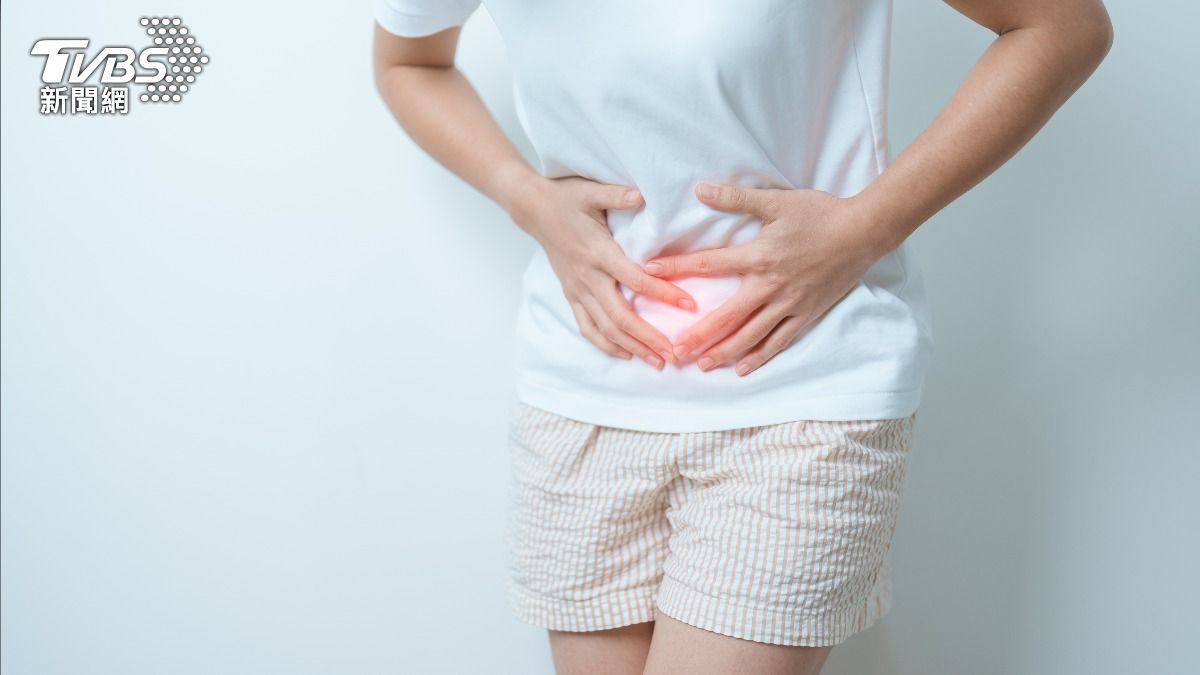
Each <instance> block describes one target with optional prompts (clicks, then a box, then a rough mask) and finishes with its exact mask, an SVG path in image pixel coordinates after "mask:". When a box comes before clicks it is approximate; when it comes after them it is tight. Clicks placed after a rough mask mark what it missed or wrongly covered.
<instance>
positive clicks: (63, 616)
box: [0, 0, 1200, 675]
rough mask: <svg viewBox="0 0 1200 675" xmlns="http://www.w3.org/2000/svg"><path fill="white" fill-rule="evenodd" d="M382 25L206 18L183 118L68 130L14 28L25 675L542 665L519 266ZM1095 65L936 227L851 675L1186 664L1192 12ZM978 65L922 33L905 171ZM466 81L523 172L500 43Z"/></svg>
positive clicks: (1143, 26) (966, 41) (1142, 6)
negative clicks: (446, 165)
mask: <svg viewBox="0 0 1200 675" xmlns="http://www.w3.org/2000/svg"><path fill="white" fill-rule="evenodd" d="M372 8H373V5H372V4H371V3H370V2H361V1H360V2H354V3H323V4H321V5H311V6H303V5H300V6H297V5H287V6H283V5H281V4H279V3H245V2H237V3H234V2H224V1H216V0H210V1H208V2H204V3H199V2H195V3H181V2H173V3H171V2H169V3H165V4H158V5H155V6H154V7H153V8H152V9H153V10H154V11H156V12H161V13H162V14H163V15H179V16H181V17H183V19H184V21H185V22H186V23H187V24H188V25H189V26H191V27H192V29H193V34H194V35H195V36H196V37H197V38H198V39H199V41H200V42H201V44H203V45H204V47H205V48H206V51H207V53H209V54H210V55H211V57H212V63H211V64H210V66H209V68H208V70H207V72H206V73H205V74H204V75H203V76H202V78H201V79H200V80H199V81H198V82H197V83H196V85H195V87H194V90H193V92H192V93H191V94H189V96H188V97H187V99H185V101H184V102H183V103H181V104H178V105H175V106H168V107H161V106H159V107H154V106H150V105H146V104H139V102H136V101H135V102H134V103H133V105H132V111H131V112H130V114H129V115H128V117H126V118H121V119H113V118H71V117H63V118H44V117H42V116H40V115H39V114H38V111H37V89H38V87H39V80H38V74H39V73H40V68H41V60H40V59H35V58H33V57H31V56H29V53H28V52H29V49H30V47H31V45H32V43H33V42H34V41H35V40H36V39H39V38H43V37H74V36H81V37H89V38H91V39H92V40H93V41H94V43H95V44H133V45H140V44H143V41H144V39H145V36H144V34H143V33H142V32H141V29H140V27H139V26H138V25H137V19H138V18H139V17H140V16H141V15H142V12H144V11H146V9H147V7H146V6H143V5H142V4H141V3H133V2H128V1H124V0H121V1H116V2H105V3H93V2H82V1H73V2H41V3H34V2H22V3H14V2H9V3H5V5H4V7H3V20H2V22H0V24H2V25H0V29H2V38H3V40H2V54H3V58H2V74H3V78H2V87H3V97H2V98H3V100H2V102H0V106H2V107H0V111H2V134H3V144H2V148H3V150H2V152H3V166H2V196H3V200H2V229H3V233H2V250H3V258H2V263H3V295H2V311H3V315H2V319H3V340H2V347H3V369H2V370H3V382H2V395H0V401H2V412H0V415H2V421H3V436H2V441H3V460H2V519H3V522H2V529H3V535H2V537H3V541H2V551H3V592H2V595H3V597H2V601H3V602H2V608H3V626H2V644H3V663H2V666H3V670H4V672H5V673H6V674H8V675H55V674H59V673H71V674H77V673H78V674H88V675H92V674H104V675H107V674H113V675H141V674H145V675H161V674H164V673H171V674H191V673H195V674H205V675H207V674H211V673H222V674H223V675H234V674H243V673H244V674H255V675H262V674H265V673H288V674H290V675H300V674H305V673H334V672H336V673H413V674H421V675H425V674H434V673H454V674H461V673H485V672H486V673H514V674H515V673H522V674H525V673H549V672H550V660H549V656H548V652H547V648H546V640H545V635H544V632H543V631H541V630H540V629H537V628H535V627H531V626H526V625H524V624H520V623H518V622H516V620H515V619H513V618H512V617H511V616H510V615H509V612H508V609H507V607H506V606H505V604H504V596H503V583H504V579H505V576H506V568H505V565H506V551H505V549H504V540H503V528H504V524H505V518H506V513H507V501H506V499H507V494H508V492H507V490H508V483H507V471H508V457H507V448H506V415H507V412H508V409H507V406H508V402H509V400H510V395H511V375H512V371H511V361H510V354H511V351H510V350H511V348H512V340H511V332H512V326H513V322H514V320H515V311H516V307H517V296H518V290H519V274H520V272H521V270H522V268H523V266H524V264H525V262H526V261H527V260H528V257H529V256H530V254H531V253H532V251H533V248H532V242H531V240H530V239H528V238H527V237H525V236H524V235H523V234H521V233H520V232H519V231H518V230H517V228H516V227H515V226H513V225H512V224H511V222H510V221H509V220H508V218H507V216H506V215H505V214H504V213H503V212H502V211H501V210H500V209H499V208H498V207H496V206H495V205H494V204H492V203H491V202H490V201H488V200H487V199H485V198H483V197H482V196H480V195H479V194H477V193H475V192H474V191H473V190H472V189H471V188H469V187H468V186H466V185H465V184H463V183H462V182H460V181H459V180H458V179H457V178H456V177H454V176H453V175H452V174H450V173H449V172H447V171H446V170H445V169H443V168H441V167H440V166H439V165H437V164H436V163H435V162H434V161H433V160H431V159H429V158H428V157H426V156H424V155H423V154H422V153H421V152H420V151H419V150H418V149H417V148H416V146H415V145H414V144H413V143H412V142H411V141H409V140H408V139H407V138H406V137H405V136H404V135H403V134H402V132H401V131H400V130H399V129H398V127H397V126H396V124H395V123H394V122H393V120H392V119H391V118H390V117H389V116H388V114H387V111H386V109H385V108H384V107H383V104H382V103H381V101H380V100H379V98H378V97H377V94H376V92H375V91H374V89H373V85H372V81H371V74H370V61H369V48H370V36H371V29H372V24H371V22H372V17H371V10H372ZM1110 12H1111V14H1112V17H1113V20H1114V22H1115V25H1116V40H1115V44H1114V47H1113V50H1112V52H1111V54H1110V55H1109V58H1108V60H1107V61H1106V62H1105V63H1104V64H1103V65H1102V66H1101V68H1100V70H1099V71H1098V72H1097V73H1096V75H1095V76H1094V77H1093V78H1092V79H1091V80H1090V81H1089V82H1088V83H1087V84H1086V85H1085V86H1084V88H1083V89H1082V90H1081V91H1080V92H1079V93H1078V94H1077V95H1076V96H1075V98H1073V99H1072V100H1071V101H1069V102H1068V103H1067V105H1066V106H1065V107H1064V108H1063V109H1062V110H1061V111H1060V112H1059V113H1058V115H1057V116H1056V117H1055V118H1054V119H1053V120H1052V121H1051V122H1050V123H1049V125H1048V126H1047V127H1046V128H1045V129H1044V130H1043V131H1042V133H1041V134H1040V135H1039V136H1038V137H1037V138H1035V139H1034V140H1033V141H1032V142H1031V143H1030V144H1029V145H1028V146H1027V147H1026V148H1025V149H1024V151H1023V152H1022V153H1021V154H1019V155H1018V156H1017V157H1016V158H1015V159H1013V160H1012V161H1010V162H1009V163H1008V164H1007V165H1006V166H1004V167H1003V168H1002V169H1000V171H998V172H997V173H996V174H995V175H994V176H993V177H991V178H990V179H989V180H987V181H986V182H985V183H984V184H982V185H981V186H979V187H978V188H976V189H975V190H974V191H972V192H971V193H969V194H968V195H966V196H964V197H963V198H961V199H960V200H958V201H957V202H955V203H954V204H952V205H951V206H950V207H948V208H947V209H946V210H944V211H943V212H942V213H940V214H939V215H938V216H936V217H935V218H934V219H932V220H931V221H930V222H928V223H927V224H925V225H924V226H922V228H921V229H920V230H919V231H918V232H917V233H916V234H915V235H914V243H915V249H916V252H917V255H918V256H919V260H920V261H921V264H922V266H923V269H924V273H925V277H926V283H927V286H928V288H929V294H930V299H931V301H932V303H933V313H934V315H933V316H934V331H935V343H936V346H935V355H934V361H933V367H932V371H931V372H930V376H929V379H928V381H927V384H926V397H925V400H924V402H923V403H922V406H921V410H920V413H919V416H918V423H917V430H916V446H915V449H914V453H913V456H912V460H911V464H910V467H909V471H908V476H907V482H906V488H905V490H906V492H905V499H906V501H905V504H904V506H903V510H902V513H901V518H900V524H899V528H898V532H897V534H896V539H895V544H894V547H893V552H892V555H893V562H894V572H893V583H894V589H895V590H894V599H895V604H894V607H893V609H892V611H891V612H890V613H889V614H888V615H887V616H886V617H885V618H884V619H883V620H881V621H880V622H879V623H877V624H876V625H875V626H873V627H872V628H870V629H869V630H867V631H865V632H863V633H861V634H859V635H856V636H854V637H853V638H851V639H850V640H849V641H848V642H846V643H845V644H844V645H842V646H840V647H838V648H837V649H836V650H834V654H833V657H832V659H831V660H830V662H829V664H828V665H827V667H826V670H825V673H827V674H828V675H852V674H862V673H886V674H893V673H894V674H901V673H903V674H912V675H918V674H920V675H942V674H945V675H951V674H953V675H959V674H961V673H966V672H969V673H975V674H978V675H985V674H991V673H995V674H1002V673H1003V674H1011V673H1022V674H1028V675H1038V674H1043V673H1044V674H1047V675H1049V674H1054V675H1067V674H1075V673H1079V674H1084V673H1086V674H1088V675H1099V674H1108V673H1112V674H1114V675H1116V674H1124V673H1128V672H1146V673H1179V672H1184V671H1187V670H1190V669H1191V668H1193V667H1194V659H1195V657H1194V645H1193V642H1194V636H1193V633H1194V628H1195V626H1196V619H1195V617H1194V612H1195V608H1196V607H1198V606H1200V592H1198V589H1197V581H1196V577H1195V574H1194V565H1195V560H1196V554H1197V552H1198V551H1197V545H1196V537H1195V533H1196V531H1197V526H1198V525H1200V522H1198V517H1197V513H1198V512H1200V497H1198V496H1197V490H1196V487H1195V480H1196V477H1197V476H1198V475H1200V459H1198V457H1200V447H1198V443H1200V441H1198V439H1200V435H1198V434H1197V431H1196V419H1197V412H1198V411H1200V393H1198V392H1200V385H1198V381H1200V362H1198V357H1197V354H1196V348H1197V345H1198V344H1200V310H1198V307H1200V271H1198V269H1197V265H1196V264H1195V256H1196V254H1197V251H1200V228H1198V227H1197V226H1198V224H1200V216H1198V215H1197V206H1196V202H1195V199H1194V195H1195V181H1196V179H1197V177H1198V176H1200V166H1198V163H1197V156H1198V152H1200V142H1198V141H1197V135H1196V125H1197V121H1198V120H1200V87H1197V86H1196V84H1195V83H1196V81H1197V75H1198V73H1197V68H1198V66H1200V43H1198V42H1197V41H1196V40H1194V35H1193V33H1194V27H1195V26H1196V25H1200V6H1198V5H1196V4H1195V3H1191V2H1185V1H1184V0H1164V1H1163V2H1156V3H1135V2H1119V1H1115V0H1114V1H1113V2H1111V3H1110ZM991 38H992V35H991V34H990V33H988V32H987V31H985V30H984V29H982V28H979V27H978V26H975V25H974V24H972V23H971V22H970V21H968V20H967V19H965V18H963V17H961V16H960V15H958V14H957V13H955V12H954V11H953V10H951V9H949V8H948V7H947V6H945V5H943V4H942V3H940V2H933V1H928V2H897V4H896V15H895V34H894V44H893V57H894V60H893V65H892V80H891V95H892V100H891V108H890V112H891V125H890V131H891V139H892V146H893V154H898V152H899V151H900V150H901V149H903V147H904V145H905V144H907V143H908V142H909V141H911V140H912V139H913V138H914V137H915V136H916V135H917V133H919V131H920V130H921V129H922V128H923V127H924V126H925V125H926V124H927V123H928V122H929V121H930V120H931V119H932V118H933V116H934V115H935V114H936V113H937V111H938V109H939V108H940V107H941V105H943V104H944V103H945V101H946V100H947V99H948V97H949V96H950V94H951V93H952V92H953V90H954V88H955V87H956V86H957V84H958V82H959V80H960V79H961V77H962V76H963V75H964V74H965V73H966V71H967V70H968V68H970V66H971V65H972V64H973V62H974V61H975V59H976V58H977V57H978V56H979V55H980V54H981V53H982V51H983V50H984V49H985V48H986V46H987V44H988V43H989V41H990V39H991ZM460 53H461V65H462V68H463V69H464V71H465V72H466V73H467V75H468V76H469V77H470V78H471V80H472V81H473V82H474V83H475V84H476V86H477V87H478V88H479V89H480V91H481V93H482V94H483V96H484V98H485V99H486V101H487V102H488V104H489V106H490V107H491V108H492V110H493V111H494V112H495V113H496V115H497V117H498V118H499V119H500V121H501V123H502V124H503V126H504V127H505V129H506V130H507V131H508V132H509V133H510V134H511V135H512V136H513V138H514V140H516V141H517V142H518V144H519V145H520V146H521V147H522V148H523V149H524V150H525V151H526V152H528V145H527V143H526V142H525V141H524V139H523V138H522V137H521V132H520V130H519V128H518V126H517V123H516V118H515V115H514V113H513V110H512V107H511V97H510V89H509V80H508V77H509V73H508V70H507V65H506V61H505V58H504V49H503V43H502V42H501V40H500V37H499V35H498V34H497V32H496V30H495V27H494V25H493V24H492V23H491V20H490V18H489V17H488V15H487V14H486V12H485V11H484V12H480V13H478V14H477V15H475V16H474V17H473V18H472V19H471V21H470V22H469V23H468V26H467V27H466V29H465V31H464V35H463V43H462V46H461V50H460Z"/></svg>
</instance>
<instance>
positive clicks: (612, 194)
mask: <svg viewBox="0 0 1200 675" xmlns="http://www.w3.org/2000/svg"><path fill="white" fill-rule="evenodd" d="M641 203H642V193H641V191H640V190H638V189H637V188H636V187H631V186H628V185H605V184H601V183H597V184H594V185H593V186H592V189H591V190H590V191H589V194H588V205H590V206H592V207H593V208H597V209H632V208H634V207H636V206H640V205H641Z"/></svg>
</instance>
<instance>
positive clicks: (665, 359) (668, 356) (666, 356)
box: [659, 351, 671, 363]
mask: <svg viewBox="0 0 1200 675" xmlns="http://www.w3.org/2000/svg"><path fill="white" fill-rule="evenodd" d="M659 355H660V356H662V358H663V363H670V362H671V352H670V351H664V352H659Z"/></svg>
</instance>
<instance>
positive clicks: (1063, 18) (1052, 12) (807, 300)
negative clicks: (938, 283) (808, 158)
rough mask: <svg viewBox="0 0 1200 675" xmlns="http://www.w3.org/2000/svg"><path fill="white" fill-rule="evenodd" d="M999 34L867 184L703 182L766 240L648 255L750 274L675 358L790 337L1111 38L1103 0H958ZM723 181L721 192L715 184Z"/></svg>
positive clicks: (759, 347)
mask: <svg viewBox="0 0 1200 675" xmlns="http://www.w3.org/2000/svg"><path fill="white" fill-rule="evenodd" d="M946 2H947V3H948V4H950V5H951V6H953V7H954V8H956V9H957V10H959V11H960V12H962V13H963V14H965V15H966V16H968V17H970V18H972V19H973V20H975V21H977V22H979V23H980V24H982V25H984V26H987V27H989V28H991V29H992V30H994V31H995V32H996V33H997V35H998V37H997V39H996V40H995V41H994V42H993V43H992V44H991V45H990V46H989V47H988V49H987V51H986V52H985V53H984V54H983V56H982V57H981V58H980V59H979V61H978V62H977V63H976V64H975V65H974V66H973V67H972V69H971V71H970V72H969V73H968V75H967V77H966V78H965V79H964V81H963V83H962V85H961V86H960V87H959V89H958V90H957V91H956V92H955V94H954V96H953V97H952V98H951V100H950V102H949V103H948V104H947V105H946V107H945V108H944V109H943V110H942V111H941V113H940V114H939V115H938V116H937V118H936V119H935V120H934V121H933V123H932V124H930V126H929V128H927V129H926V130H925V131H924V132H923V133H922V134H921V135H920V136H919V137H918V138H917V139H916V140H915V141H914V142H913V143H912V144H911V145H909V146H908V147H907V148H906V149H905V150H904V152H903V153H901V154H900V156H899V157H897V158H896V160H895V161H893V162H892V163H891V165H890V166H889V167H888V168H887V169H885V170H884V171H883V173H882V174H881V175H880V176H879V177H877V178H876V179H875V180H874V181H873V182H872V183H871V185H869V186H868V187H867V188H866V189H865V190H863V191H862V192H860V193H858V194H857V195H854V196H852V197H846V198H841V197H836V196H834V195H831V194H829V193H826V192H821V191H818V190H806V189H800V190H780V189H747V188H741V187H739V186H735V185H707V184H701V185H698V186H697V193H696V194H697V197H698V198H699V199H700V201H702V202H704V203H705V204H708V205H709V206H712V207H713V208H717V209H721V210H724V211H734V212H741V213H752V214H754V215H757V216H759V217H760V218H761V219H762V222H763V225H764V227H763V229H762V232H761V233H760V234H759V236H758V237H756V238H755V239H754V241H752V242H750V243H749V244H746V245H743V246H739V247H736V248H724V249H713V250H709V251H701V252H697V253H690V254H685V255H680V256H672V257H669V258H662V259H658V260H651V261H648V262H647V265H646V269H647V270H648V271H649V272H650V273H651V274H655V275H658V276H662V277H671V276H682V275H697V274H716V275H725V274H741V275H742V286H741V287H740V288H739V290H738V293H736V294H735V295H734V296H733V297H732V298H730V299H729V300H728V301H727V302H726V303H725V304H724V305H722V306H721V307H719V308H717V310H715V311H714V312H713V313H711V314H709V315H708V316H707V317H705V318H704V319H702V320H701V321H700V322H698V323H697V324H696V325H695V326H693V327H692V328H690V329H688V331H686V332H685V333H684V334H683V335H681V336H680V337H679V339H678V342H677V344H676V357H677V359H680V360H683V359H688V358H693V357H694V358H697V362H698V365H699V366H700V368H701V369H704V370H708V369H710V368H714V367H716V366H718V365H722V364H725V363H729V362H731V361H735V360H736V361H738V364H737V373H738V374H739V375H746V374H748V373H750V372H752V371H754V370H755V369H757V368H759V367H760V366H762V365H763V364H764V363H766V362H767V361H768V360H770V359H771V358H772V357H773V356H775V354H777V353H779V352H780V351H782V350H783V349H784V348H786V347H787V346H788V345H789V344H791V342H792V341H793V340H794V339H795V337H796V336H797V335H799V334H800V332H801V331H802V330H803V329H804V328H805V327H806V326H808V325H809V324H811V323H812V322H814V321H816V320H818V319H819V318H820V317H821V316H823V315H824V313H825V312H827V311H828V310H829V308H831V307H832V306H833V305H835V304H837V302H838V301H839V300H841V298H842V297H844V296H845V295H846V294H847V293H849V292H850V291H851V290H852V289H853V287H854V286H855V285H856V284H857V283H858V282H859V281H860V280H861V279H862V277H863V275H864V274H865V273H866V271H867V269H869V268H870V266H871V265H873V264H874V263H875V262H876V261H877V260H879V258H881V257H883V256H884V255H886V254H887V253H888V252H889V251H892V250H893V249H895V248H896V247H898V246H899V245H900V244H901V242H903V241H904V239H905V238H906V237H908V236H909V235H910V234H911V233H912V232H913V231H914V230H916V229H917V228H918V227H919V226H920V225H921V224H922V223H924V222H925V221H926V220H928V219H929V218H930V217H931V216H932V215H933V214H935V213H937V212H938V211H940V210H941V209H942V208H943V207H945V206H946V205H947V204H949V203H950V202H951V201H953V200H954V199H956V198H957V197H958V196H960V195H962V194H963V193H964V192H966V191H967V190H968V189H970V188H971V187H973V186H974V185H976V184H977V183H978V182H979V181H981V180H983V178H984V177H986V176H987V175H989V174H991V173H992V172H993V171H995V170H996V169H997V168H998V167H999V166H1001V165H1002V164H1003V163H1004V162H1005V161H1007V160H1008V159H1009V158H1010V157H1012V155H1013V154H1015V153H1016V152H1017V150H1019V149H1020V148H1021V147H1022V146H1023V145H1024V144H1025V143H1026V142H1027V141H1028V140H1029V139H1030V138H1031V137H1032V136H1033V135H1034V134H1035V133H1036V132H1037V130H1038V129H1040V128H1041V127H1042V126H1043V125H1044V124H1045V123H1046V121H1047V120H1048V119H1049V118H1050V116H1051V115H1052V114H1053V113H1054V111H1055V110H1057V109H1058V108H1059V107H1060V106H1061V105H1062V104H1063V102H1065V101H1066V100H1067V98H1069V97H1070V96H1071V94H1072V93H1074V92H1075V90H1076V89H1078V88H1079V86H1080V85H1082V84H1083V82H1084V81H1085V80H1086V79H1087V78H1088V77H1089V76H1090V75H1091V73H1092V72H1093V71H1094V70H1095V69H1096V68H1097V66H1098V65H1099V64H1100V62H1101V61H1102V60H1103V59H1104V57H1105V55H1106V54H1107V53H1108V50H1109V48H1110V46H1111V44H1112V25H1111V23H1110V22H1109V18H1108V13H1107V11H1106V10H1105V8H1104V5H1103V3H1102V2H1101V0H1004V1H999V2H998V1H997V0H946ZM709 190H711V193H709V192H708V191H709Z"/></svg>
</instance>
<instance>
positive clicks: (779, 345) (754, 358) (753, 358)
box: [734, 316, 808, 377]
mask: <svg viewBox="0 0 1200 675" xmlns="http://www.w3.org/2000/svg"><path fill="white" fill-rule="evenodd" d="M807 325H808V321H807V320H806V319H804V318H803V317H799V316H789V317H788V318H786V319H784V320H783V321H780V322H779V325H778V326H776V327H775V330H773V331H771V333H770V335H768V336H767V337H766V338H765V339H764V340H763V341H762V342H760V343H758V345H757V346H756V347H754V349H752V350H750V351H749V352H748V353H747V354H746V355H745V356H743V357H742V359H741V360H740V361H738V364H737V367H736V368H734V372H736V373H737V374H738V375H739V376H742V377H745V376H746V375H749V374H750V373H753V372H754V371H756V370H758V369H759V368H761V367H762V365H763V364H765V363H766V362H767V361H770V360H771V359H773V358H775V356H776V355H777V354H779V352H781V351H783V350H784V349H786V348H787V347H788V345H790V344H792V342H793V341H794V340H795V339H796V336H797V335H799V334H800V331H802V330H804V327H805V326H807Z"/></svg>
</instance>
